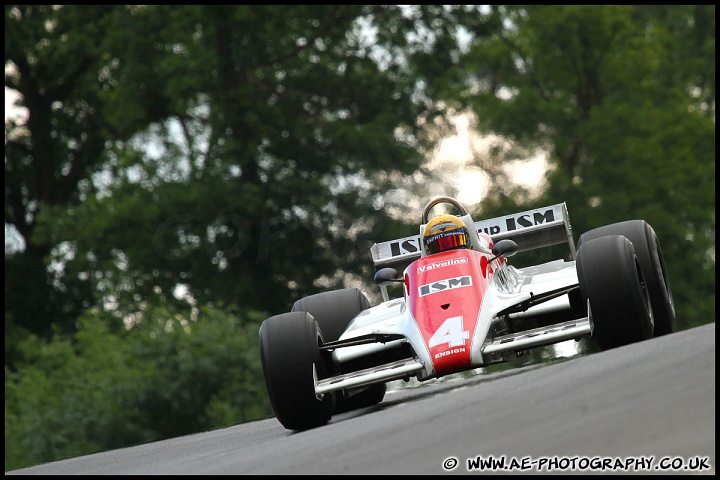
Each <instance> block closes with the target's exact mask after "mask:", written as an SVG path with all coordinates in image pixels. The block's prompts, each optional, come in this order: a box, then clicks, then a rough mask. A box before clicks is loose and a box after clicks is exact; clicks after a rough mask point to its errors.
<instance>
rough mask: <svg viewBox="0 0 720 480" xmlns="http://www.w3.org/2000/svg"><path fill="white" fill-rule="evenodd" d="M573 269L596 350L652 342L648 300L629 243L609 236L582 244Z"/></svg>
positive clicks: (633, 251)
mask: <svg viewBox="0 0 720 480" xmlns="http://www.w3.org/2000/svg"><path fill="white" fill-rule="evenodd" d="M576 267H577V274H578V280H579V283H580V292H581V294H582V298H583V303H585V304H586V303H587V301H588V300H589V303H590V311H591V314H592V318H593V325H594V329H593V334H592V338H593V339H594V340H595V342H596V343H597V344H598V346H600V348H602V349H603V350H607V349H610V348H615V347H619V346H622V345H627V344H630V343H634V342H639V341H642V340H646V339H649V338H652V336H653V317H652V308H651V306H650V296H649V293H648V290H647V288H646V285H645V279H644V277H643V272H642V269H641V267H640V263H639V261H638V259H637V256H636V255H635V250H634V248H633V244H632V243H631V242H630V240H628V239H627V238H625V237H623V236H620V235H609V236H603V237H600V238H596V239H593V240H589V241H585V242H583V243H582V244H581V245H580V248H579V249H578V252H577V260H576Z"/></svg>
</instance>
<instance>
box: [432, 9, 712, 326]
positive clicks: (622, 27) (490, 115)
mask: <svg viewBox="0 0 720 480" xmlns="http://www.w3.org/2000/svg"><path fill="white" fill-rule="evenodd" d="M714 10H715V7H714V6H687V7H676V6H672V7H669V6H651V7H643V6H594V7H586V6H547V7H544V6H543V7H525V6H508V5H500V6H492V7H491V8H490V11H489V12H488V13H487V15H485V16H484V17H482V18H481V19H480V20H479V21H478V22H477V25H476V27H475V29H474V31H475V32H476V34H477V37H478V39H479V40H478V41H477V42H474V43H472V44H471V46H470V48H469V49H468V51H467V52H466V53H465V54H464V55H463V57H462V58H461V60H460V61H459V62H458V68H457V69H456V70H454V71H453V72H451V74H450V77H451V78H452V79H453V80H452V82H453V84H455V85H456V87H455V91H456V92H457V94H456V97H455V98H456V100H457V103H456V105H458V106H457V107H456V108H463V107H464V108H470V109H471V110H472V112H473V113H474V114H475V117H476V118H477V119H478V128H479V129H480V130H481V131H484V132H488V133H489V132H492V133H494V134H496V135H499V136H500V138H502V139H505V140H510V141H511V142H513V143H514V144H515V145H517V146H520V147H523V148H524V151H526V152H527V151H530V152H532V151H533V150H536V151H541V152H545V153H546V154H547V156H548V162H549V164H550V167H551V168H550V170H549V171H548V174H547V177H546V179H545V186H544V189H543V192H542V195H540V196H539V197H536V198H530V197H529V196H528V195H527V193H525V192H521V191H518V189H517V188H514V189H513V188H504V187H503V185H496V187H497V188H494V189H492V190H491V191H490V194H489V195H488V196H487V198H486V200H485V202H484V204H483V206H482V214H483V215H489V216H492V215H500V214H504V213H506V212H507V211H514V210H515V209H518V208H527V207H529V206H537V207H539V206H545V205H548V204H554V203H558V202H560V201H565V202H566V203H567V204H568V209H569V212H570V215H571V223H572V225H573V228H574V232H575V239H576V240H577V238H578V237H579V235H580V234H581V233H582V232H584V231H587V230H589V229H591V228H594V227H598V226H601V225H606V224H609V223H613V222H617V221H622V220H630V219H633V218H640V219H644V220H646V221H647V222H648V223H650V225H652V226H653V228H654V229H655V231H656V233H657V235H658V238H659V239H660V243H661V246H662V248H663V251H664V257H665V260H666V262H667V266H668V270H669V277H670V281H671V284H672V287H673V293H674V297H675V302H676V309H677V316H678V327H679V328H687V327H690V326H695V325H699V324H703V323H707V322H708V321H712V319H714V318H715V294H714V291H715V279H714V274H715V93H714V84H715V81H714V78H715V77H714V75H715V56H714V50H715V44H714V38H715V28H714V21H712V20H711V19H714ZM488 24H491V25H505V26H506V27H503V28H502V29H494V30H493V29H488V28H487V25H488ZM444 88H447V86H445V87H444ZM511 159H512V157H511ZM483 161H485V162H486V161H487V160H485V159H478V162H483ZM533 259H534V260H535V259H537V257H533Z"/></svg>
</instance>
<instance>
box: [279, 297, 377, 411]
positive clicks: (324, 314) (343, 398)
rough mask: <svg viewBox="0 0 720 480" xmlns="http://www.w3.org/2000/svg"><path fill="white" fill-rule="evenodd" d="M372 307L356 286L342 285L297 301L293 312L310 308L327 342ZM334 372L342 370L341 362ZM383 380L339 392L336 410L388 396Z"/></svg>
mask: <svg viewBox="0 0 720 480" xmlns="http://www.w3.org/2000/svg"><path fill="white" fill-rule="evenodd" d="M368 308H370V302H368V299H367V297H366V296H365V294H363V293H362V292H361V291H360V290H359V289H357V288H343V289H341V290H332V291H329V292H322V293H317V294H315V295H310V296H308V297H305V298H302V299H300V300H298V301H296V302H295V304H294V305H293V307H292V311H293V312H308V313H309V314H311V315H312V316H313V317H314V318H315V320H317V322H318V324H319V325H320V329H321V330H322V332H323V334H324V338H325V341H326V342H332V341H335V340H338V339H339V338H340V335H342V334H343V332H345V330H346V329H347V327H348V325H349V324H350V322H351V321H352V320H353V319H354V318H355V317H356V316H358V314H360V313H361V312H363V311H364V310H367V309H368ZM334 373H336V374H339V373H342V372H341V371H340V368H339V366H336V367H335V368H334ZM386 389H387V387H386V386H385V384H384V383H380V384H375V385H370V386H369V387H366V388H363V389H358V390H356V391H353V392H347V391H342V392H337V394H336V397H335V401H336V408H335V413H343V412H348V411H351V410H357V409H359V408H364V407H369V406H372V405H375V404H378V403H380V402H381V401H382V399H383V398H384V397H385V391H386Z"/></svg>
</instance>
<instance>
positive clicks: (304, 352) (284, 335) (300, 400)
mask: <svg viewBox="0 0 720 480" xmlns="http://www.w3.org/2000/svg"><path fill="white" fill-rule="evenodd" d="M322 343H323V337H322V332H321V330H320V328H319V327H318V324H317V322H316V321H315V319H313V317H312V316H311V315H309V314H307V313H305V312H294V313H284V314H281V315H276V316H274V317H270V318H268V319H267V320H265V321H264V322H263V323H262V325H261V326H260V359H261V361H262V369H263V375H264V376H265V386H266V387H267V391H268V395H269V397H270V403H271V405H272V408H273V411H274V412H275V416H276V417H277V419H278V420H279V421H280V423H281V424H282V425H283V426H284V427H285V428H287V429H289V430H307V429H309V428H315V427H319V426H321V425H325V424H326V423H327V422H328V421H329V420H330V418H331V417H332V413H333V409H334V408H335V401H334V396H333V395H323V397H322V399H321V400H318V398H317V397H316V396H315V384H314V380H313V365H315V369H316V372H317V377H318V379H322V378H325V377H327V373H328V366H329V365H328V364H329V361H328V358H326V357H325V356H324V355H323V354H322V353H321V352H320V350H319V348H318V347H319V346H320V345H322Z"/></svg>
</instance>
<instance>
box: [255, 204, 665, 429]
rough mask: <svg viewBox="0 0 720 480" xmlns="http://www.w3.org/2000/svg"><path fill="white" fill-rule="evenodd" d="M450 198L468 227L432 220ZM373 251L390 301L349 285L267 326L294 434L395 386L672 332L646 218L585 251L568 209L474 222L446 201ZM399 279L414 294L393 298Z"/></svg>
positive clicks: (278, 396) (612, 230)
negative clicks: (537, 253)
mask: <svg viewBox="0 0 720 480" xmlns="http://www.w3.org/2000/svg"><path fill="white" fill-rule="evenodd" d="M441 203H447V204H449V205H450V206H451V207H452V208H454V209H456V210H457V211H458V215H457V216H456V217H455V218H456V219H458V220H460V222H456V221H455V220H452V219H451V220H450V221H449V222H445V221H438V220H436V218H435V217H438V216H434V217H432V218H431V217H430V212H431V210H432V209H433V208H434V207H435V206H437V205H438V204H441ZM445 216H447V215H445ZM456 227H457V228H456ZM463 227H467V228H465V229H463ZM473 227H474V228H473ZM431 241H432V242H435V243H433V245H435V244H436V243H438V242H439V243H440V244H442V245H444V246H446V247H450V249H449V250H445V251H441V250H442V249H436V250H433V249H432V248H430V244H431ZM559 243H568V244H569V246H570V258H572V260H556V261H552V262H549V263H544V264H541V265H535V266H530V267H526V268H515V267H513V266H511V265H509V264H508V261H507V257H509V256H511V255H514V254H515V253H516V252H518V251H526V250H530V249H535V248H540V247H543V246H549V245H555V244H559ZM435 251H437V253H435ZM372 256H373V261H374V264H375V268H376V275H375V281H376V283H377V284H378V286H379V287H380V289H381V292H382V294H383V301H382V303H380V304H379V305H376V306H372V307H371V306H370V305H369V302H368V300H367V298H366V297H365V295H364V294H363V293H362V292H361V291H360V290H358V289H355V288H347V289H342V290H336V291H329V292H324V293H319V294H316V295H312V296H309V297H306V298H304V299H302V300H298V301H297V302H295V304H294V305H293V307H292V310H291V312H289V313H284V314H281V315H276V316H273V317H270V318H268V319H267V320H265V321H264V322H263V324H262V326H261V328H260V355H261V359H262V366H263V373H264V376H265V383H266V386H267V390H268V394H269V397H270V401H271V404H272V407H273V410H274V412H275V415H276V417H277V419H278V420H279V421H280V423H281V424H282V425H283V426H284V427H285V428H288V429H291V430H303V429H308V428H314V427H317V426H320V425H323V424H326V423H327V422H328V421H329V420H330V418H331V417H332V415H333V414H334V413H338V412H343V411H348V410H351V409H356V408H361V407H365V406H370V405H373V404H376V403H378V402H380V401H381V400H382V399H383V397H384V395H385V391H386V383H387V382H390V381H394V380H398V379H410V378H411V377H414V378H416V379H417V380H418V381H425V380H428V379H433V378H438V377H442V376H444V375H448V374H452V373H456V372H460V371H464V370H469V369H474V368H478V367H484V366H488V365H491V364H494V363H499V362H506V361H509V360H512V359H514V358H516V356H517V355H518V354H522V353H525V352H526V351H527V350H528V349H531V348H534V347H540V346H545V345H550V344H554V343H558V342H562V341H565V340H569V339H579V338H581V337H583V336H590V337H591V338H592V339H593V340H594V341H595V342H596V343H597V344H598V345H599V346H600V347H601V348H603V349H609V348H614V347H618V346H622V345H625V344H629V343H632V342H637V341H642V340H645V339H649V338H652V337H654V336H658V335H663V334H667V333H670V332H672V331H673V328H674V323H675V310H674V306H673V301H672V293H671V290H670V284H669V281H668V276H667V272H666V270H665V262H664V259H663V256H662V253H661V250H660V245H659V242H658V239H657V236H656V235H655V232H654V231H653V229H652V228H651V227H650V225H648V224H647V223H646V222H645V221H643V220H630V221H626V222H620V223H616V224H612V225H608V226H605V227H600V228H596V229H594V230H591V231H589V232H587V233H585V234H583V235H581V237H580V239H579V241H578V245H577V249H576V247H575V242H574V240H573V235H572V230H571V226H570V221H569V217H568V213H567V208H566V205H565V204H564V203H561V204H557V205H553V206H550V207H546V208H540V209H536V210H530V211H526V212H522V213H518V214H514V215H509V216H506V217H499V218H495V219H491V220H484V221H478V222H475V221H474V220H473V219H472V218H471V216H470V215H469V214H468V213H467V211H466V209H465V208H464V207H463V206H462V205H461V204H460V203H459V202H458V201H457V200H455V199H453V198H450V197H439V198H436V199H434V200H432V201H431V202H429V203H428V204H427V206H426V207H425V209H424V210H423V212H422V222H421V225H420V234H419V235H417V236H410V237H406V238H402V239H398V240H393V241H388V242H384V243H380V244H375V245H373V247H372ZM393 282H397V283H399V284H402V292H403V296H402V297H400V298H395V299H391V298H389V294H388V285H390V284H391V283H393Z"/></svg>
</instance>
